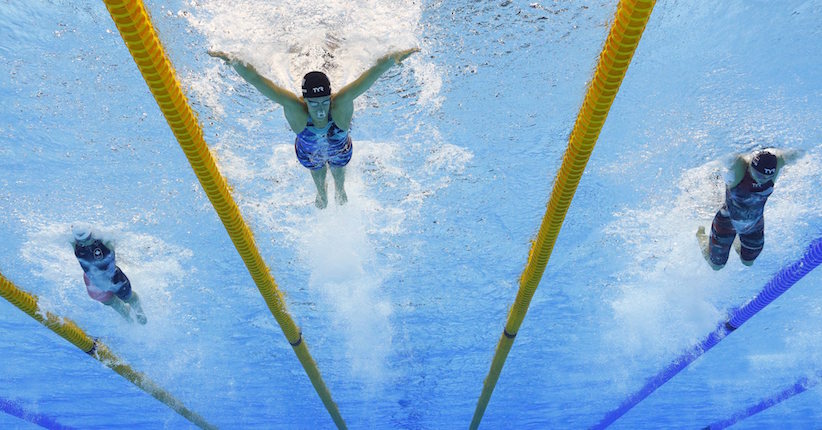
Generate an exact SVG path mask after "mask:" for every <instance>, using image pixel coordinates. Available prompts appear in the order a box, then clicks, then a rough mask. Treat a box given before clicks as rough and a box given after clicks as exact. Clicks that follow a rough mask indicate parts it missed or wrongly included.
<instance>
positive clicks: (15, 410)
mask: <svg viewBox="0 0 822 430" xmlns="http://www.w3.org/2000/svg"><path fill="white" fill-rule="evenodd" d="M0 411H3V412H5V413H7V414H9V415H12V416H15V417H17V418H20V419H21V420H25V421H28V422H30V423H33V424H37V425H38V426H40V427H43V428H47V429H50V430H75V428H74V427H68V426H64V425H62V424H60V423H58V422H57V421H55V420H54V419H53V418H51V417H48V416H46V415H42V414H35V413H33V412H29V411H27V410H25V409H23V406H22V405H20V404H19V403H17V402H14V401H11V400H6V399H4V398H2V397H0Z"/></svg>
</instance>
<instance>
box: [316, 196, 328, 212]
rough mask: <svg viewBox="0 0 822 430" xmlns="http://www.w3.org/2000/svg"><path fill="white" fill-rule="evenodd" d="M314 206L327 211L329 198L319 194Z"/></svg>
mask: <svg viewBox="0 0 822 430" xmlns="http://www.w3.org/2000/svg"><path fill="white" fill-rule="evenodd" d="M314 206H317V207H318V208H320V209H325V207H326V206H328V197H327V196H324V195H322V194H320V193H317V198H315V199H314Z"/></svg>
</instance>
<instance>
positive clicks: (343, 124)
mask: <svg viewBox="0 0 822 430" xmlns="http://www.w3.org/2000/svg"><path fill="white" fill-rule="evenodd" d="M417 51H419V49H418V48H412V49H406V50H404V51H398V52H394V53H392V54H388V55H385V56H383V57H381V58H380V59H379V60H377V64H376V65H375V66H373V67H371V68H370V69H368V70H366V71H365V72H364V73H363V74H362V75H360V77H359V78H357V79H356V80H355V81H354V82H351V83H350V84H348V85H346V86H345V87H343V88H342V89H340V90H339V91H338V92H336V93H334V94H332V93H331V82H330V81H329V80H328V77H327V76H326V75H325V74H324V73H322V72H309V73H308V74H306V75H305V77H304V78H303V83H302V97H298V96H297V95H295V94H294V93H292V92H291V91H288V90H286V89H284V88H282V87H280V86H277V85H276V84H274V83H273V82H271V81H270V80H268V79H266V78H264V77H263V76H262V75H260V73H259V72H257V70H256V69H254V67H253V66H251V65H250V64H248V63H246V62H244V61H242V60H240V59H238V58H236V56H234V55H230V54H227V53H225V52H219V51H209V52H208V53H209V55H211V56H212V57H216V58H220V59H223V60H224V61H226V62H227V63H228V64H230V65H231V66H233V67H234V69H235V70H236V71H237V73H239V74H240V76H241V77H242V78H243V79H245V80H246V81H247V82H248V83H249V84H251V85H253V86H254V87H255V88H256V89H257V90H258V91H260V92H261V93H262V94H263V95H264V96H266V97H268V98H269V99H270V100H271V101H273V102H274V103H277V104H280V105H282V107H283V113H284V114H285V119H286V120H287V121H288V125H289V126H291V129H292V130H293V131H294V133H297V138H296V140H295V142H294V150H295V151H296V153H297V159H298V160H299V161H300V164H302V165H303V166H305V167H306V168H308V169H309V170H310V171H311V177H312V178H313V179H314V185H316V186H317V197H316V198H315V199H314V204H315V205H316V206H317V207H318V208H320V209H323V208H325V207H326V206H327V205H328V194H327V192H326V185H325V177H326V173H327V171H328V170H329V167H330V170H331V176H333V178H334V186H335V190H336V194H335V197H336V200H337V204H339V205H343V204H345V202H347V201H348V196H347V195H346V194H345V186H344V182H345V166H346V165H347V164H348V162H349V160H351V152H352V144H351V136H349V134H348V132H349V130H350V128H351V118H352V116H353V115H354V99H356V98H357V97H359V96H360V95H362V94H363V93H364V92H365V91H366V90H368V88H370V87H371V85H373V84H374V82H376V81H377V79H378V78H379V77H380V75H382V74H383V73H385V72H386V71H387V70H388V69H389V68H391V66H393V65H394V64H400V63H401V62H402V61H403V60H405V59H406V58H408V56H409V55H411V54H413V53H415V52H417Z"/></svg>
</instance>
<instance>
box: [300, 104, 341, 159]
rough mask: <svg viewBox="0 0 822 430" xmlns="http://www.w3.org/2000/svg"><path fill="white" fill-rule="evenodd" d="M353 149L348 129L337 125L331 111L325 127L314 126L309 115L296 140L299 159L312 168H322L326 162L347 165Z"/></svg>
mask: <svg viewBox="0 0 822 430" xmlns="http://www.w3.org/2000/svg"><path fill="white" fill-rule="evenodd" d="M352 149H353V146H352V144H351V136H349V135H348V131H347V130H343V129H341V128H339V127H337V124H335V123H334V120H333V119H331V114H330V113H329V115H328V124H326V126H325V127H323V128H316V127H314V122H313V121H311V117H310V116H309V117H308V123H307V124H306V126H305V129H303V131H301V132H300V133H299V134H297V138H296V139H295V140H294V150H295V151H296V152H297V159H298V160H300V164H302V165H303V166H305V167H307V168H309V169H311V170H317V169H321V168H323V166H325V164H326V163H328V164H330V165H331V166H332V167H343V166H345V165H346V164H348V162H349V161H351V153H352V152H353V151H352Z"/></svg>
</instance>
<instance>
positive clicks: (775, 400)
mask: <svg viewBox="0 0 822 430" xmlns="http://www.w3.org/2000/svg"><path fill="white" fill-rule="evenodd" d="M820 376H822V372H817V376H816V377H815V378H812V379H809V378H807V377H804V376H803V377H802V378H799V380H798V381H796V384H793V386H791V387H788V388H786V389H784V390H782V391H780V392H779V393H777V394H776V395H774V396H771V397H768V398H767V399H763V400H762V401H760V402H759V403H757V404H755V405H753V406H751V407H749V408H747V409H745V410H743V411H739V412H737V413H735V414H734V415H733V416H732V417H730V418H728V419H726V420H722V421H716V422H714V423H711V424H710V425H708V426H705V427H704V428H703V430H722V429H725V428H728V427H730V426H732V425H734V424H736V423H737V422H739V421H742V420H744V419H745V418H748V417H751V416H753V415H756V414H758V413H760V412H762V411H764V410H765V409H768V408H770V407H771V406H775V405H777V404H779V403H781V402H783V401H785V400H787V399H790V398H791V397H793V396H795V395H797V394H800V393H803V392H805V391H807V390H810V389H811V388H813V387H815V386H816V385H817V384H819V377H820Z"/></svg>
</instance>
